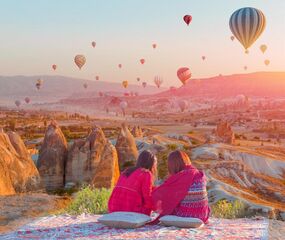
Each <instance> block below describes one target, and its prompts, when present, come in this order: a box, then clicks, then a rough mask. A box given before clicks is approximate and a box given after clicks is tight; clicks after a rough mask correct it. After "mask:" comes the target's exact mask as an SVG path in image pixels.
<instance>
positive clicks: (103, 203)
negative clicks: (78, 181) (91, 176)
mask: <svg viewBox="0 0 285 240" xmlns="http://www.w3.org/2000/svg"><path fill="white" fill-rule="evenodd" d="M111 192H112V189H106V188H101V189H98V188H94V189H93V188H91V187H90V186H87V187H84V188H82V189H81V190H80V191H79V192H77V194H76V196H75V199H74V200H73V201H72V202H71V204H70V205H69V206H68V207H67V209H66V212H67V213H69V214H72V215H79V214H82V213H90V214H103V213H107V212H108V200H109V197H110V195H111Z"/></svg>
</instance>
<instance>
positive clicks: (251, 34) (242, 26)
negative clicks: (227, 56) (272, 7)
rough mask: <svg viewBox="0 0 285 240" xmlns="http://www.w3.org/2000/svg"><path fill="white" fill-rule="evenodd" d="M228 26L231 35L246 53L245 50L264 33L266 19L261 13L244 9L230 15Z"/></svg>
mask: <svg viewBox="0 0 285 240" xmlns="http://www.w3.org/2000/svg"><path fill="white" fill-rule="evenodd" d="M229 24H230V29H231V31H232V33H233V35H234V36H235V37H236V38H237V39H238V40H239V42H240V43H241V44H242V45H243V47H244V48H245V50H246V53H247V52H248V50H247V49H248V48H249V47H250V46H251V45H252V44H253V43H254V42H255V41H256V40H257V39H258V37H259V36H260V35H261V34H262V32H263V31H264V29H265V25H266V19H265V16H264V14H263V13H262V11H260V10H258V9H256V8H251V7H245V8H241V9H238V10H236V11H235V12H234V13H233V14H232V16H231V18H230V22H229Z"/></svg>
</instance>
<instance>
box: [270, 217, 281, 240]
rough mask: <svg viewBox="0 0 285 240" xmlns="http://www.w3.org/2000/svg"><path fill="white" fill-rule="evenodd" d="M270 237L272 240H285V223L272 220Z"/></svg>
mask: <svg viewBox="0 0 285 240" xmlns="http://www.w3.org/2000/svg"><path fill="white" fill-rule="evenodd" d="M268 235H269V239H270V240H284V239H285V222H283V221H277V220H270V221H269V228H268Z"/></svg>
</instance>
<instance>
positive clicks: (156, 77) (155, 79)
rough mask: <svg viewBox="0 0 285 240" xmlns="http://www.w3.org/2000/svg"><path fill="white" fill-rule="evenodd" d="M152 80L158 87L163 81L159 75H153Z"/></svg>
mask: <svg viewBox="0 0 285 240" xmlns="http://www.w3.org/2000/svg"><path fill="white" fill-rule="evenodd" d="M153 81H154V83H155V85H156V86H157V87H158V88H160V86H161V84H162V83H163V80H162V78H161V77H159V76H155V77H154V80H153Z"/></svg>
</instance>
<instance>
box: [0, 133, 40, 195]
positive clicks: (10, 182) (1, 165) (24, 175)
mask: <svg viewBox="0 0 285 240" xmlns="http://www.w3.org/2000/svg"><path fill="white" fill-rule="evenodd" d="M39 188H40V176H39V172H38V170H37V168H36V166H35V165H34V162H33V161H32V159H31V157H30V156H29V153H28V151H27V149H26V147H25V145H24V143H23V141H22V139H21V138H20V136H19V135H18V134H16V133H14V132H9V133H8V134H6V133H4V132H3V131H1V132H0V195H10V194H15V193H21V192H27V191H35V190H38V189H39Z"/></svg>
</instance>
